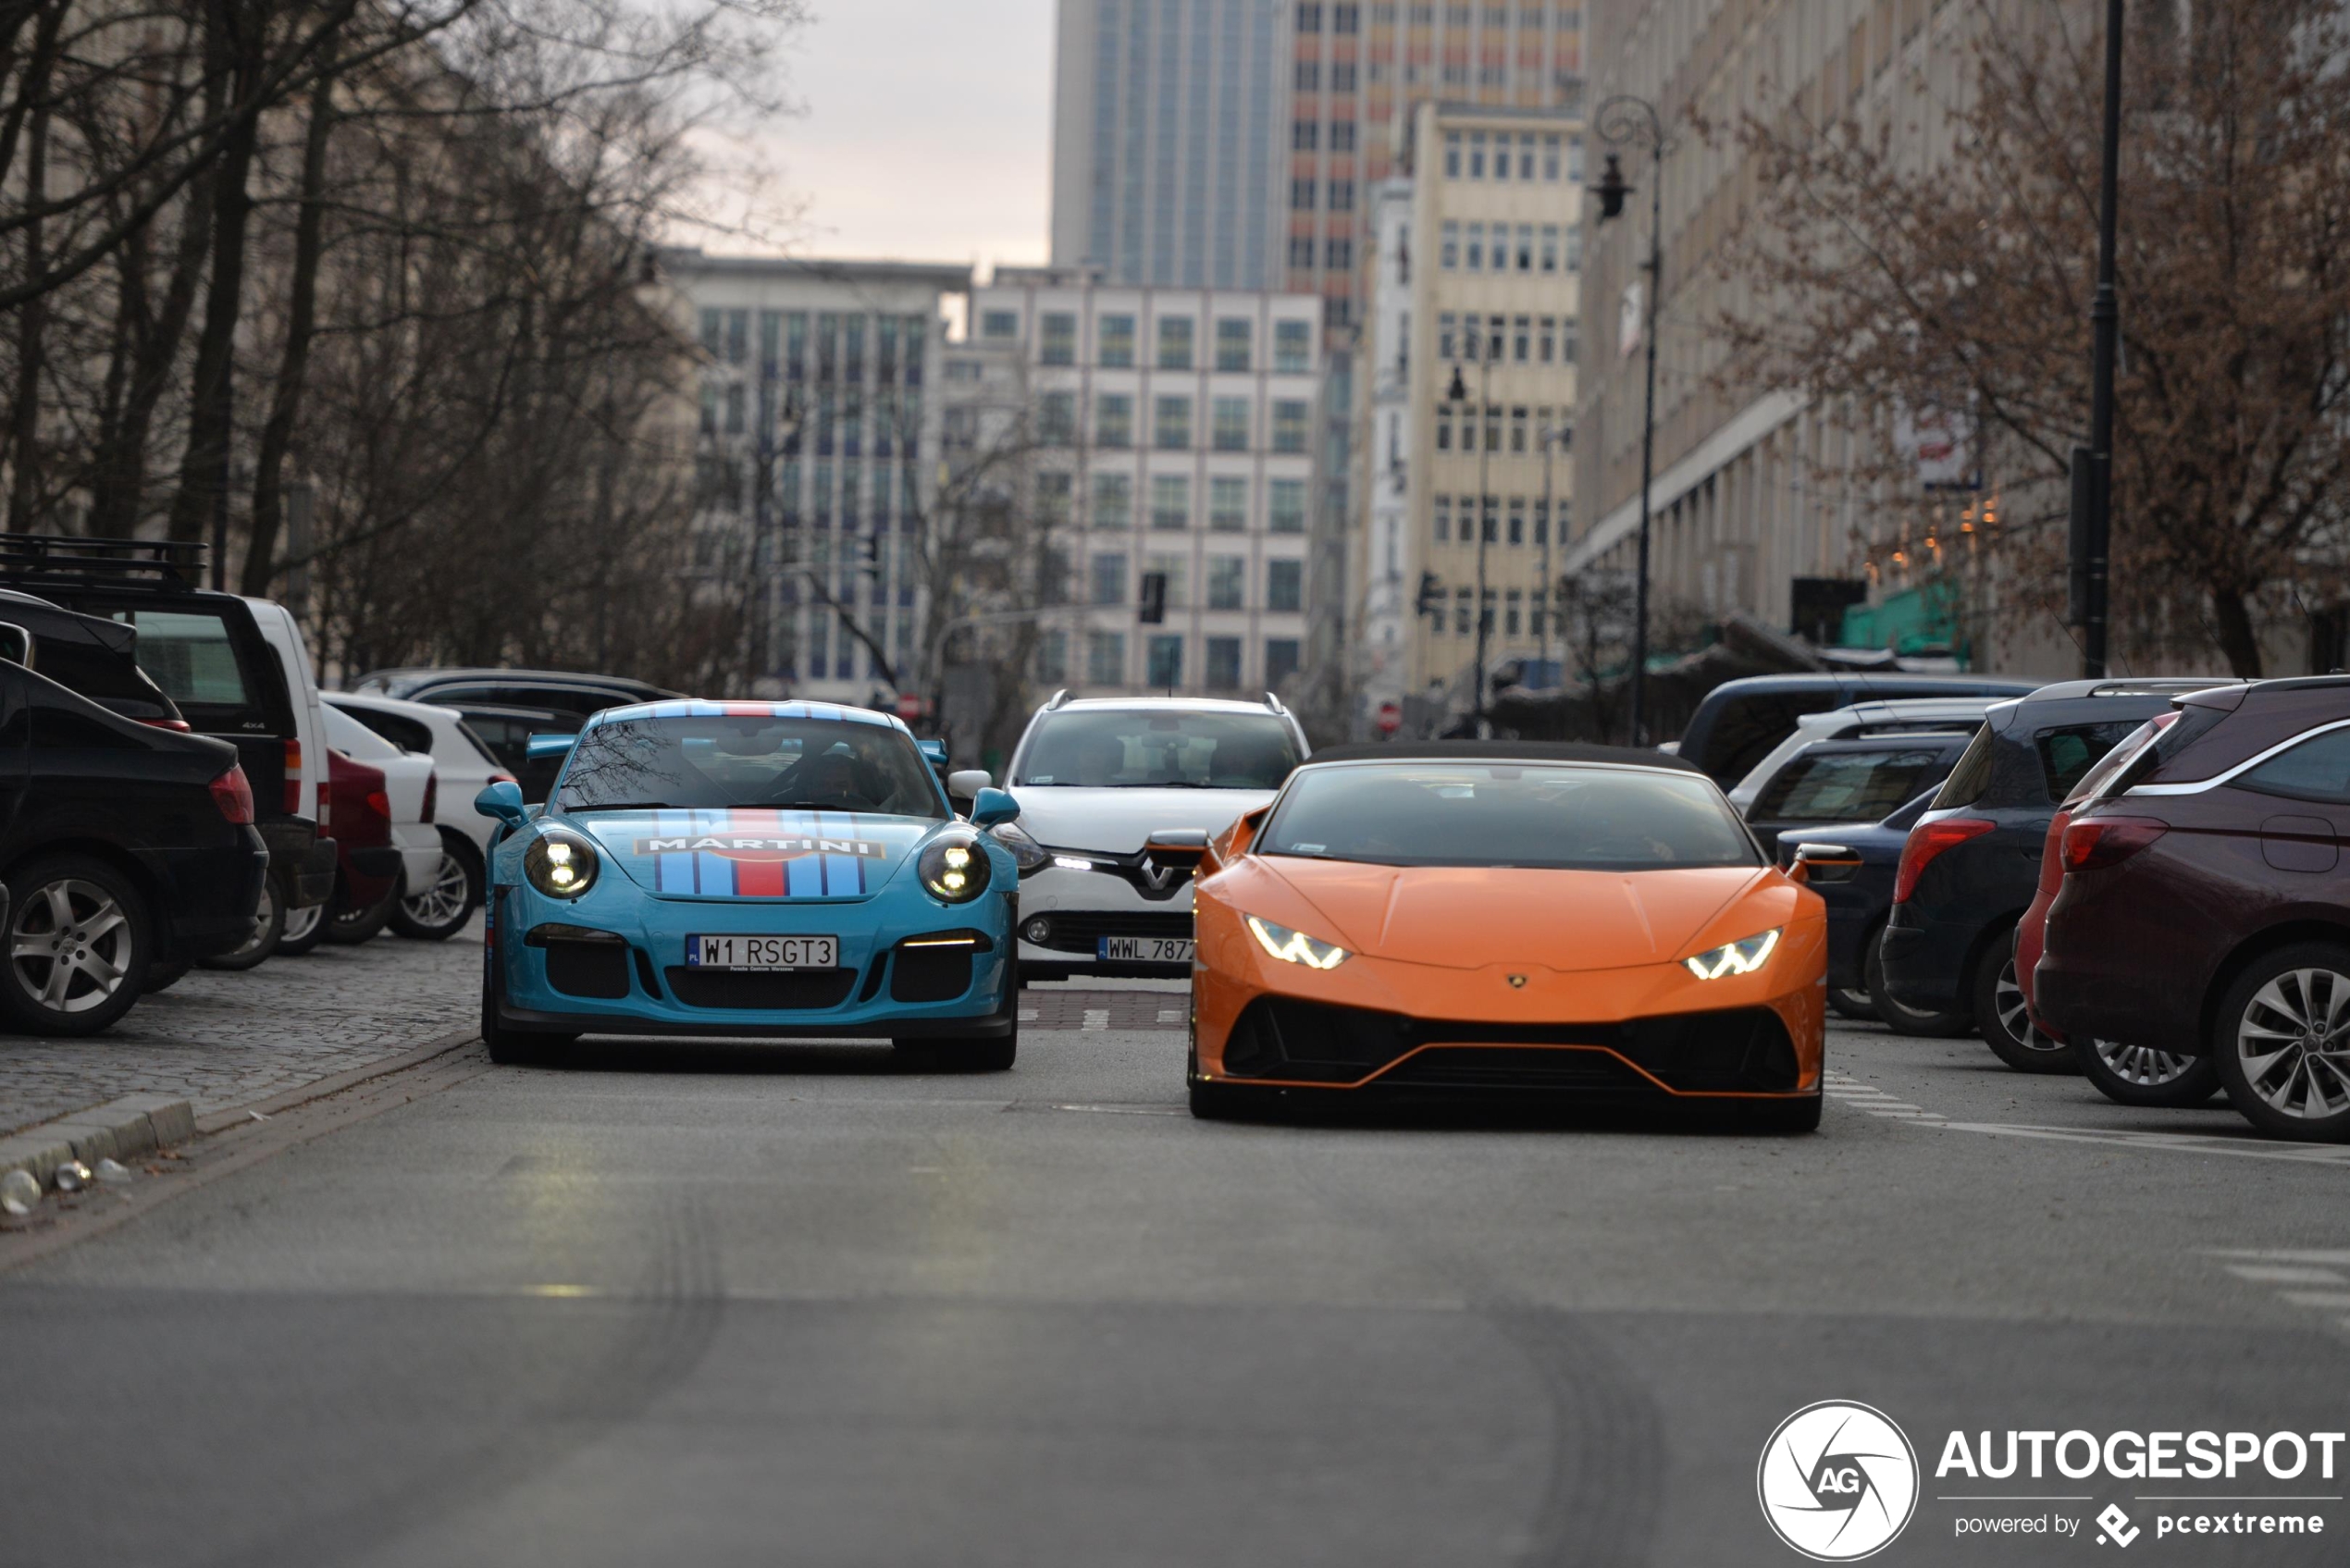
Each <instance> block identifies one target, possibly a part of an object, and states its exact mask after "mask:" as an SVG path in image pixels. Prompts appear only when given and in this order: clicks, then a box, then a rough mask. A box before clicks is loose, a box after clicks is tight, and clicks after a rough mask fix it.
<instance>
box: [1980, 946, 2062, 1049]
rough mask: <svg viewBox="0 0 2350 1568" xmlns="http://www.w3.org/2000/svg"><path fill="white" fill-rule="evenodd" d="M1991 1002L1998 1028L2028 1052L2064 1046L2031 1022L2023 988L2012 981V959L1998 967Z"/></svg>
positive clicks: (2013, 961)
mask: <svg viewBox="0 0 2350 1568" xmlns="http://www.w3.org/2000/svg"><path fill="white" fill-rule="evenodd" d="M1991 994H1992V1001H1993V1005H1994V1006H1995V1007H1996V1008H1997V1011H1998V1015H1999V1027H2000V1028H2001V1029H2004V1030H2006V1031H2007V1032H2008V1038H2009V1039H2010V1040H2013V1041H2015V1042H2016V1043H2018V1044H2020V1045H2022V1047H2023V1049H2025V1050H2027V1051H2047V1052H2050V1053H2055V1052H2059V1051H2062V1050H2063V1049H2064V1047H2063V1046H2061V1045H2059V1044H2058V1043H2056V1042H2055V1041H2053V1040H2051V1039H2049V1038H2048V1037H2047V1035H2045V1034H2043V1033H2041V1032H2040V1030H2039V1026H2038V1025H2036V1024H2035V1023H2034V1022H2033V1021H2032V1010H2031V1008H2029V1007H2027V1006H2025V1005H2024V1001H2023V987H2022V986H2021V985H2018V984H2017V983H2016V982H2015V960H2014V959H2013V958H2010V959H2009V960H2008V961H2007V963H2006V964H2005V965H2003V966H2002V967H2001V968H2000V969H1999V980H1998V983H1997V985H1996V986H1994V987H1993V988H1992V993H1991Z"/></svg>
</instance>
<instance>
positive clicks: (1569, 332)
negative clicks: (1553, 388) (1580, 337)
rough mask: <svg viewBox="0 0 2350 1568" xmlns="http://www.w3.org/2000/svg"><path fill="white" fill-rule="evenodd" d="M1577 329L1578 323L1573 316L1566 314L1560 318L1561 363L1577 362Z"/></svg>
mask: <svg viewBox="0 0 2350 1568" xmlns="http://www.w3.org/2000/svg"><path fill="white" fill-rule="evenodd" d="M1577 330H1578V327H1577V322H1576V319H1575V318H1574V317H1573V316H1571V315H1570V316H1565V317H1562V318H1561V319H1560V321H1559V363H1560V364H1574V363H1575V340H1576V336H1577Z"/></svg>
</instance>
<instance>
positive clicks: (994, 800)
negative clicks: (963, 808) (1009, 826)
mask: <svg viewBox="0 0 2350 1568" xmlns="http://www.w3.org/2000/svg"><path fill="white" fill-rule="evenodd" d="M1019 815H1020V802H1019V801H1017V800H1014V799H1013V798H1012V797H1011V796H1010V795H1009V794H1008V792H1006V791H1004V790H1000V789H983V790H981V791H980V792H979V793H978V794H977V795H975V796H972V797H971V826H973V827H975V828H992V827H999V826H1001V825H1002V824H1004V823H1006V822H1008V821H1011V820H1012V819H1013V818H1015V817H1017V816H1019Z"/></svg>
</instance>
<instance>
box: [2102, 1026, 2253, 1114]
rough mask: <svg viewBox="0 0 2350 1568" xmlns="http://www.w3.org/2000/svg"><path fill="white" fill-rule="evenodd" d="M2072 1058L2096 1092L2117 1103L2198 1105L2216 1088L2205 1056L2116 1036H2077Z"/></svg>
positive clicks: (2212, 1069)
mask: <svg viewBox="0 0 2350 1568" xmlns="http://www.w3.org/2000/svg"><path fill="white" fill-rule="evenodd" d="M2072 1056H2073V1059H2074V1060H2075V1061H2076V1062H2078V1063H2079V1064H2080V1068H2081V1076H2082V1077H2084V1078H2085V1079H2087V1080H2089V1082H2090V1083H2091V1084H2092V1085H2093V1086H2094V1087H2095V1088H2096V1092H2097V1093H2100V1094H2102V1095H2104V1096H2105V1097H2106V1098H2107V1099H2109V1100H2111V1101H2112V1102H2114V1103H2115V1104H2116V1105H2201V1104H2203V1102H2204V1101H2206V1100H2208V1099H2209V1098H2211V1096H2212V1095H2214V1094H2217V1093H2219V1092H2220V1069H2219V1068H2217V1067H2215V1066H2214V1065H2213V1064H2212V1061H2211V1058H2210V1057H2208V1056H2181V1055H2179V1054H2178V1053H2177V1052H2175V1051H2158V1050H2156V1049H2155V1048H2154V1047H2153V1046H2151V1045H2124V1044H2122V1043H2121V1042H2120V1041H2118V1040H2076V1041H2074V1042H2073V1044H2072Z"/></svg>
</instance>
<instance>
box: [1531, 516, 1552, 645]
mask: <svg viewBox="0 0 2350 1568" xmlns="http://www.w3.org/2000/svg"><path fill="white" fill-rule="evenodd" d="M1534 542H1535V543H1536V544H1538V545H1546V544H1549V543H1550V542H1551V503H1550V502H1549V501H1546V500H1538V501H1536V502H1535V503H1534ZM1534 629H1535V630H1536V631H1538V632H1539V631H1540V630H1541V629H1542V627H1541V624H1540V622H1537V623H1536V624H1535V627H1534Z"/></svg>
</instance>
